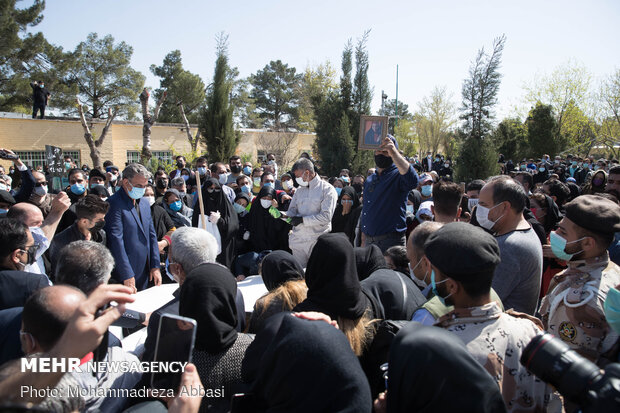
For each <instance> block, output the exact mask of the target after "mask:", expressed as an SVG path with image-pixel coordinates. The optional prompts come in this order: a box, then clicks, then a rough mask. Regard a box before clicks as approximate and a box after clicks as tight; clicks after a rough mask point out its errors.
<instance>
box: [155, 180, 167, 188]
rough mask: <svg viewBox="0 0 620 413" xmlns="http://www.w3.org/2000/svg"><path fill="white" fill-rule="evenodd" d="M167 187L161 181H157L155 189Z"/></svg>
mask: <svg viewBox="0 0 620 413" xmlns="http://www.w3.org/2000/svg"><path fill="white" fill-rule="evenodd" d="M166 187H167V185H166V183H165V182H164V181H162V180H161V179H158V180H157V188H158V189H166Z"/></svg>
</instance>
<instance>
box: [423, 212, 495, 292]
mask: <svg viewBox="0 0 620 413" xmlns="http://www.w3.org/2000/svg"><path fill="white" fill-rule="evenodd" d="M424 254H425V255H426V257H427V258H428V259H429V261H430V262H431V263H432V264H433V265H434V266H435V267H437V268H438V269H439V270H440V271H441V272H442V273H444V274H446V275H447V276H449V277H450V278H454V279H455V280H457V281H460V280H465V279H468V278H469V277H470V276H474V275H476V274H479V273H481V272H488V271H494V270H495V267H496V266H497V264H499V262H500V255H499V246H498V245H497V241H496V240H495V238H494V237H493V236H492V235H491V234H489V233H487V232H486V231H484V230H483V229H481V228H478V227H476V226H474V225H471V224H467V223H465V222H451V223H449V224H446V225H444V226H443V227H441V228H440V229H438V230H437V231H435V232H433V233H432V234H431V235H430V236H429V237H428V239H427V240H426V243H424Z"/></svg>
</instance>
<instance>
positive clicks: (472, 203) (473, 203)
mask: <svg viewBox="0 0 620 413" xmlns="http://www.w3.org/2000/svg"><path fill="white" fill-rule="evenodd" d="M476 205H478V198H469V199H468V200H467V206H468V207H469V210H470V211H472V210H473V209H474V207H475V206H476Z"/></svg>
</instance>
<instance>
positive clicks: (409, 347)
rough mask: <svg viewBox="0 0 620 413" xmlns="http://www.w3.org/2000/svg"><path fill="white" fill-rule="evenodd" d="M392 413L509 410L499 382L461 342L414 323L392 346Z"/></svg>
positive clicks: (466, 412)
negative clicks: (498, 384) (496, 381)
mask: <svg viewBox="0 0 620 413" xmlns="http://www.w3.org/2000/svg"><path fill="white" fill-rule="evenodd" d="M457 372H458V373H457ZM454 373H456V374H454ZM387 411H388V413H401V412H407V413H409V412H429V413H436V412H450V413H451V412H460V413H470V412H471V413H485V412H493V413H496V412H505V411H506V406H505V405H504V400H503V398H502V395H501V393H500V391H499V388H498V386H497V383H495V380H493V378H492V377H491V375H490V374H489V373H488V372H487V371H486V370H485V369H484V367H482V365H480V363H478V362H477V361H476V360H475V359H474V358H473V357H472V356H471V354H469V352H468V351H467V348H466V347H465V344H463V342H462V341H461V340H460V339H459V338H458V337H456V336H455V335H453V334H452V333H450V332H448V331H446V330H443V329H441V328H439V327H425V326H423V325H421V324H419V323H409V324H408V325H407V326H405V327H403V328H402V329H401V330H400V332H399V333H398V334H397V335H396V337H395V338H394V341H393V342H392V346H391V347H390V358H389V364H388V392H387Z"/></svg>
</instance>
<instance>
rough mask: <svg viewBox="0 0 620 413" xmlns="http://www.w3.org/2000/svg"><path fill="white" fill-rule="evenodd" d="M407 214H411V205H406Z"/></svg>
mask: <svg viewBox="0 0 620 413" xmlns="http://www.w3.org/2000/svg"><path fill="white" fill-rule="evenodd" d="M407 213H408V214H413V205H407Z"/></svg>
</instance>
